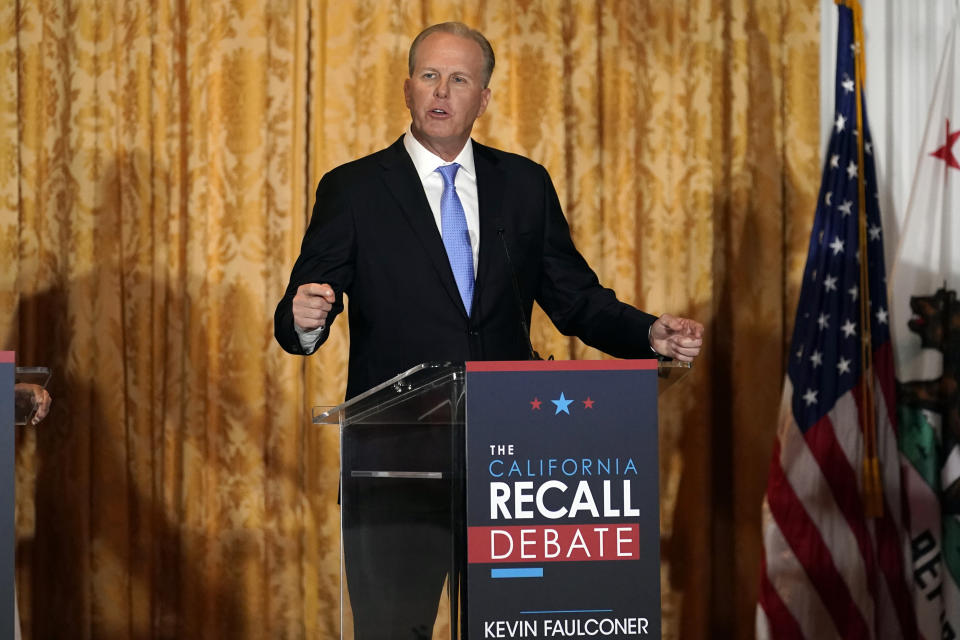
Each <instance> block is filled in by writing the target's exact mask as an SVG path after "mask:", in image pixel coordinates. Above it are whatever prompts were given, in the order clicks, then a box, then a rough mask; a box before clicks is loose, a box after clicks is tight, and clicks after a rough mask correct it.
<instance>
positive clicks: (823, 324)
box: [817, 313, 830, 329]
mask: <svg viewBox="0 0 960 640" xmlns="http://www.w3.org/2000/svg"><path fill="white" fill-rule="evenodd" d="M817 324H818V325H820V328H821V329H826V328H827V327H829V326H830V315H829V314H826V313H821V314H820V317H819V318H817Z"/></svg>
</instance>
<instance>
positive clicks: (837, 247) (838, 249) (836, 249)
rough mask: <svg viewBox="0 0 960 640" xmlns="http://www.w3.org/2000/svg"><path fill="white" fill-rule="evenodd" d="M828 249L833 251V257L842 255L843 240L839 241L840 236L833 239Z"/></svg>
mask: <svg viewBox="0 0 960 640" xmlns="http://www.w3.org/2000/svg"><path fill="white" fill-rule="evenodd" d="M830 248H831V249H833V255H835V256H836V255H840V254H841V253H843V240H841V239H840V236H837V237H836V238H834V239H833V242H831V243H830Z"/></svg>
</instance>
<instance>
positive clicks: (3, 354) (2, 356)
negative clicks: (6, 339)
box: [0, 351, 17, 363]
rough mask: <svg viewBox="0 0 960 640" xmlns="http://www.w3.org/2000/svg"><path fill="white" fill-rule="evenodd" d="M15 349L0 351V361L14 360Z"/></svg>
mask: <svg viewBox="0 0 960 640" xmlns="http://www.w3.org/2000/svg"><path fill="white" fill-rule="evenodd" d="M16 356H17V352H16V351H0V362H2V363H7V362H16Z"/></svg>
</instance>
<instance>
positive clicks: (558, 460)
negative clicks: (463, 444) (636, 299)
mask: <svg viewBox="0 0 960 640" xmlns="http://www.w3.org/2000/svg"><path fill="white" fill-rule="evenodd" d="M656 367H657V363H656V361H653V360H634V361H625V360H620V361H570V362H552V361H547V362H543V361H530V362H469V363H467V414H466V416H467V527H468V529H467V549H468V552H467V562H468V564H467V603H468V616H467V625H468V628H469V637H470V638H471V639H481V638H558V637H566V638H583V637H590V638H617V639H619V638H624V639H626V638H659V637H660V546H659V545H660V526H659V489H658V466H657V372H656Z"/></svg>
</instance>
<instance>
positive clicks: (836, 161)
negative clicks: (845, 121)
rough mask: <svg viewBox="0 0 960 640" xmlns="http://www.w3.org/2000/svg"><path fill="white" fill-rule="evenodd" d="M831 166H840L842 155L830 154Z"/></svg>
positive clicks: (834, 167)
mask: <svg viewBox="0 0 960 640" xmlns="http://www.w3.org/2000/svg"><path fill="white" fill-rule="evenodd" d="M840 117H841V118H842V117H843V116H840ZM830 168H831V169H839V168H840V156H839V155H838V154H836V153H835V154H833V155H832V156H830Z"/></svg>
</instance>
